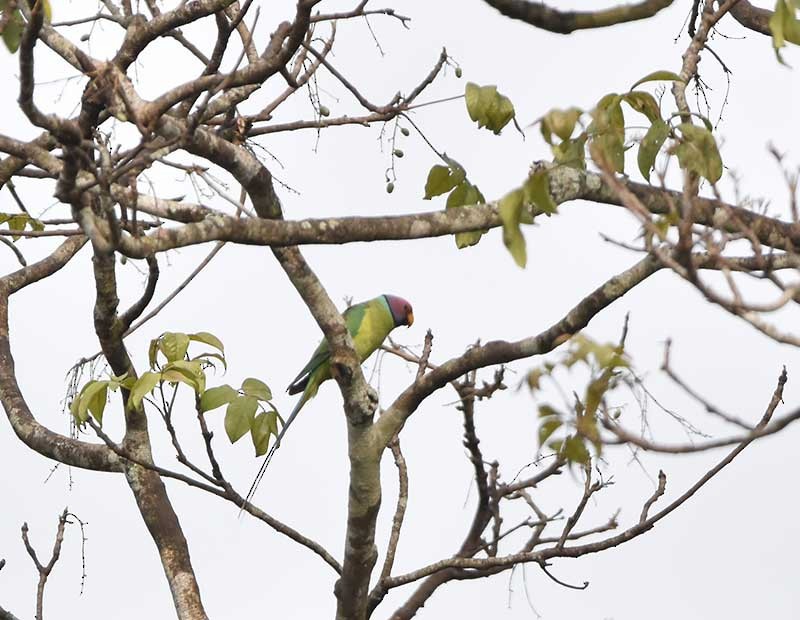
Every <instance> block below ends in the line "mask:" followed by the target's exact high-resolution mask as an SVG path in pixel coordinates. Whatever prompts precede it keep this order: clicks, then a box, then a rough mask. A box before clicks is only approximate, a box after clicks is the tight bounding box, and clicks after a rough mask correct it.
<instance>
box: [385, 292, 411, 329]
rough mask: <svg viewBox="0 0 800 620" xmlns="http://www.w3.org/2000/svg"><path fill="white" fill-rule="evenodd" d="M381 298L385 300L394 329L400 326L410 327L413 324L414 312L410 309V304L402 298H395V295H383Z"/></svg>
mask: <svg viewBox="0 0 800 620" xmlns="http://www.w3.org/2000/svg"><path fill="white" fill-rule="evenodd" d="M383 297H384V299H386V303H387V304H388V306H389V311H390V312H391V313H392V318H393V319H394V325H395V327H399V326H400V325H407V326H408V327H411V325H412V323H414V311H413V310H412V308H411V304H410V303H408V302H407V301H406V300H405V299H403V298H402V297H396V296H395V295H384V296H383Z"/></svg>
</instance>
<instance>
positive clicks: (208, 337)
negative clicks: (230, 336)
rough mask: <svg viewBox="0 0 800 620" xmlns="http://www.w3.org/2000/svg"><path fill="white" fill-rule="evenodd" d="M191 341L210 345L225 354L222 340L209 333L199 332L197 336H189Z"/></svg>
mask: <svg viewBox="0 0 800 620" xmlns="http://www.w3.org/2000/svg"><path fill="white" fill-rule="evenodd" d="M189 340H191V341H193V342H202V343H203V344H207V345H210V346H212V347H214V348H215V349H217V350H218V351H219V352H220V353H222V354H223V355H224V354H225V345H224V344H222V340H220V339H219V338H217V337H216V336H215V335H214V334H211V333H209V332H197V333H196V334H189Z"/></svg>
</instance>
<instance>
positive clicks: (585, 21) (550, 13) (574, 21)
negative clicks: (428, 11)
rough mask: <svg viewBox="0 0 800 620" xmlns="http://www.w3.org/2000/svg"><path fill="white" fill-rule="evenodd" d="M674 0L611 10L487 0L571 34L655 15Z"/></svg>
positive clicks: (652, 0)
mask: <svg viewBox="0 0 800 620" xmlns="http://www.w3.org/2000/svg"><path fill="white" fill-rule="evenodd" d="M673 1H674V0H644V1H643V2H639V3H638V4H626V5H621V6H615V7H613V8H610V9H604V10H600V11H591V12H579V11H559V10H557V9H553V8H550V7H549V6H546V5H544V4H541V3H540V2H531V1H530V0H484V2H486V4H488V5H490V6H493V7H494V8H496V9H497V10H498V11H500V12H501V13H502V14H503V15H505V16H506V17H510V18H512V19H518V20H520V21H523V22H525V23H528V24H530V25H531V26H535V27H536V28H541V29H542V30H548V31H550V32H556V33H558V34H569V33H570V32H573V31H575V30H586V29H590V28H605V27H607V26H613V25H615V24H623V23H625V22H632V21H636V20H640V19H647V18H649V17H652V16H653V15H655V14H656V13H658V12H659V11H661V10H662V9H665V8H667V7H668V6H670V5H671V4H672V3H673Z"/></svg>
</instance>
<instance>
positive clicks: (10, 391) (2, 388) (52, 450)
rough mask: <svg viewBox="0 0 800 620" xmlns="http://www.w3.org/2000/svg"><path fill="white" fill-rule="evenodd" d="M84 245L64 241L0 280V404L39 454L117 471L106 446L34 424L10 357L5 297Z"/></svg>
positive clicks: (56, 267) (44, 274)
mask: <svg viewBox="0 0 800 620" xmlns="http://www.w3.org/2000/svg"><path fill="white" fill-rule="evenodd" d="M84 243H86V238H85V237H74V238H72V239H68V240H67V241H65V242H64V243H62V244H61V245H60V246H59V247H58V249H57V250H56V251H55V252H53V254H51V255H50V256H48V257H47V258H44V259H42V260H40V261H38V262H36V263H33V264H32V265H29V266H28V267H25V268H23V269H20V270H18V271H15V272H14V273H11V274H9V275H7V276H5V277H3V278H0V403H2V405H3V408H4V409H5V411H6V415H7V416H8V420H9V422H11V427H12V428H13V429H14V432H15V433H16V434H17V436H18V437H19V438H20V439H21V440H22V442H23V443H24V444H25V445H27V446H28V447H29V448H31V449H32V450H35V451H36V452H38V453H39V454H41V455H43V456H46V457H48V458H51V459H53V460H56V461H59V462H61V463H65V464H67V465H72V466H74V467H81V468H83V469H93V470H97V471H121V464H120V461H119V458H117V456H116V455H115V454H114V453H113V452H111V451H110V450H109V449H108V448H107V447H106V446H103V445H98V444H91V443H87V442H85V441H79V440H77V439H73V438H71V437H66V436H64V435H61V434H59V433H56V432H54V431H51V430H50V429H49V428H47V427H45V426H43V425H42V424H40V423H39V422H38V421H37V420H36V418H35V417H34V416H33V413H31V410H30V408H29V407H28V404H27V403H26V402H25V398H24V397H23V396H22V393H21V392H20V389H19V385H18V384H17V378H16V374H15V370H14V358H13V357H12V355H11V343H10V340H9V332H8V298H9V295H11V294H13V293H15V292H17V291H18V290H20V289H22V288H24V287H25V286H27V285H28V284H32V283H34V282H38V281H39V280H41V279H43V278H46V277H48V276H50V275H52V274H54V273H56V272H57V271H58V270H59V269H61V268H62V267H63V266H64V265H66V264H67V263H68V262H69V261H70V259H72V257H73V256H75V254H77V253H78V250H80V249H81V247H83V244H84Z"/></svg>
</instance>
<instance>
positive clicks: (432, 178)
mask: <svg viewBox="0 0 800 620" xmlns="http://www.w3.org/2000/svg"><path fill="white" fill-rule="evenodd" d="M465 177H466V173H465V172H464V169H463V168H461V167H456V168H453V167H450V166H433V167H432V168H431V169H430V172H428V180H427V181H426V182H425V200H430V199H431V198H433V197H434V196H441V195H442V194H446V193H447V192H449V191H450V190H451V189H453V188H454V187H455V186H456V185H458V184H459V183H461V182H462V181H463V180H464V178H465Z"/></svg>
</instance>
